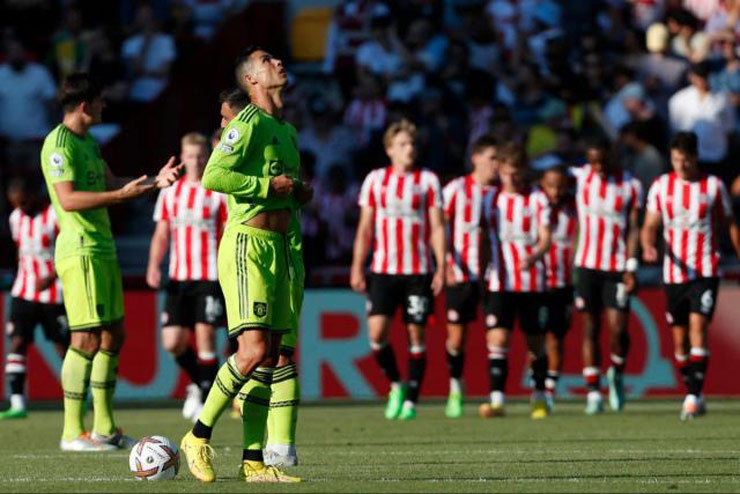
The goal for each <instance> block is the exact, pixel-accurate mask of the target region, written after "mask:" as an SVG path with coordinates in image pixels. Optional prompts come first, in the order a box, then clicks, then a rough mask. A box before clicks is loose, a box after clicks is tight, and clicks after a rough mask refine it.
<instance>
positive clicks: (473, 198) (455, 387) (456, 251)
mask: <svg viewBox="0 0 740 494" xmlns="http://www.w3.org/2000/svg"><path fill="white" fill-rule="evenodd" d="M498 145H499V143H498V141H497V140H496V138H495V137H493V136H489V135H484V136H482V137H480V138H478V140H477V141H476V142H475V144H473V148H472V153H471V156H470V161H471V162H472V164H473V171H472V172H471V173H470V174H468V175H465V176H463V177H459V178H456V179H455V180H453V181H451V182H450V183H449V184H447V185H446V186H445V188H444V189H443V190H442V195H443V196H444V202H445V219H446V220H447V242H448V246H447V267H446V268H447V276H446V278H447V280H446V281H447V285H446V287H445V300H446V302H447V344H446V349H447V367H448V369H449V371H450V393H449V397H448V398H447V406H446V407H445V415H446V416H447V417H450V418H457V417H460V416H461V415H462V396H463V389H462V373H463V364H464V353H463V350H464V347H465V333H466V327H467V324H468V323H470V322H471V321H474V320H475V319H476V317H477V315H478V303H479V301H480V299H481V289H482V287H481V282H482V280H483V276H482V275H483V270H484V268H485V266H483V265H482V263H483V262H484V261H483V256H482V254H483V251H482V233H483V229H482V228H481V226H482V219H483V197H484V196H485V195H486V193H487V192H488V190H489V189H490V188H491V187H493V185H494V183H495V181H496V178H497V176H498V157H497V148H498Z"/></svg>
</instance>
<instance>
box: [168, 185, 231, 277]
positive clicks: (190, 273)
mask: <svg viewBox="0 0 740 494" xmlns="http://www.w3.org/2000/svg"><path fill="white" fill-rule="evenodd" d="M226 216H227V208H226V196H224V195H223V194H219V193H218V192H213V191H211V190H206V189H204V188H203V186H202V185H201V183H200V182H191V181H189V180H186V179H185V177H183V178H181V179H180V180H178V181H177V182H176V183H175V184H174V185H173V186H172V187H169V188H167V189H164V190H162V191H161V192H160V193H159V197H158V198H157V204H156V206H155V207H154V221H166V222H167V223H168V224H169V228H170V271H169V272H170V279H173V280H177V281H197V280H209V281H215V280H217V279H218V273H217V268H216V266H217V262H216V261H217V254H218V243H219V240H220V238H221V232H222V229H223V225H224V224H225V223H226Z"/></svg>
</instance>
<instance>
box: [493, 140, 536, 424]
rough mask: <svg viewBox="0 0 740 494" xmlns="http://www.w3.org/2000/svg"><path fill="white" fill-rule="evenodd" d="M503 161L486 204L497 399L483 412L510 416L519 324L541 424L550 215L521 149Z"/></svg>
mask: <svg viewBox="0 0 740 494" xmlns="http://www.w3.org/2000/svg"><path fill="white" fill-rule="evenodd" d="M499 160H500V168H499V179H500V180H501V189H500V190H491V191H489V192H488V194H487V196H486V198H485V202H484V212H485V215H486V216H485V217H486V224H487V227H488V237H489V243H490V248H491V257H490V259H491V261H490V264H489V265H488V269H487V273H486V279H487V285H488V286H487V288H488V293H487V300H486V307H485V312H486V328H487V330H488V331H487V333H486V345H487V347H488V365H489V369H490V377H491V394H490V403H484V404H483V405H482V406H481V409H480V412H481V415H483V416H486V417H490V416H501V415H503V414H504V391H505V386H506V379H507V377H508V352H509V344H510V334H511V331H512V330H513V329H514V323H515V321H516V320H518V321H519V325H520V327H521V328H522V331H523V332H524V334H525V336H526V339H527V348H528V349H529V353H530V359H531V370H532V377H533V379H534V382H535V391H534V392H533V394H532V418H533V419H541V418H545V417H546V416H547V408H546V404H545V395H544V392H545V375H546V371H547V355H546V354H545V346H544V341H545V339H544V338H545V335H544V327H543V326H542V324H541V323H540V310H541V309H542V307H543V306H542V292H543V291H544V290H545V288H546V286H545V264H544V262H543V260H542V258H543V257H544V256H545V254H546V253H547V252H548V251H549V249H550V209H549V205H548V201H547V197H546V196H545V194H544V193H543V192H542V191H540V190H538V189H535V188H532V187H531V186H530V185H529V184H528V183H527V174H528V172H529V169H528V166H527V159H526V155H525V154H524V151H523V150H522V149H521V147H520V146H518V145H515V144H508V145H507V146H505V147H504V148H503V149H502V150H501V155H500V158H499Z"/></svg>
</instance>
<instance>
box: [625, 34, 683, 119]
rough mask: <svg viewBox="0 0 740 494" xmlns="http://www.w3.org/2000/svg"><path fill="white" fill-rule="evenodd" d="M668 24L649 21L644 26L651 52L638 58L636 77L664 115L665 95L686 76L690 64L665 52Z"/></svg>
mask: <svg viewBox="0 0 740 494" xmlns="http://www.w3.org/2000/svg"><path fill="white" fill-rule="evenodd" d="M668 41H669V33H668V28H667V27H666V26H665V25H664V24H660V23H656V24H652V25H651V26H650V28H648V30H647V34H646V45H647V49H648V51H649V52H650V53H648V54H646V55H643V56H642V57H640V59H639V60H638V62H637V77H638V80H639V81H640V82H641V83H642V84H643V85H644V86H645V88H646V89H647V91H648V93H649V94H650V96H651V97H652V98H653V99H654V101H655V103H656V105H657V110H658V112H659V113H661V114H662V115H663V116H666V115H667V110H668V99H669V98H670V97H671V95H672V94H673V93H675V92H676V91H677V90H678V89H679V88H680V87H681V85H682V84H683V83H684V81H685V79H686V72H687V71H688V68H689V64H688V63H687V62H686V61H685V60H683V59H680V58H676V57H671V56H668Z"/></svg>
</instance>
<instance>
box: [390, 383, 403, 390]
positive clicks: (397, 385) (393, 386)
mask: <svg viewBox="0 0 740 494" xmlns="http://www.w3.org/2000/svg"><path fill="white" fill-rule="evenodd" d="M399 389H401V383H399V382H395V383H391V391H398V390H399Z"/></svg>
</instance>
